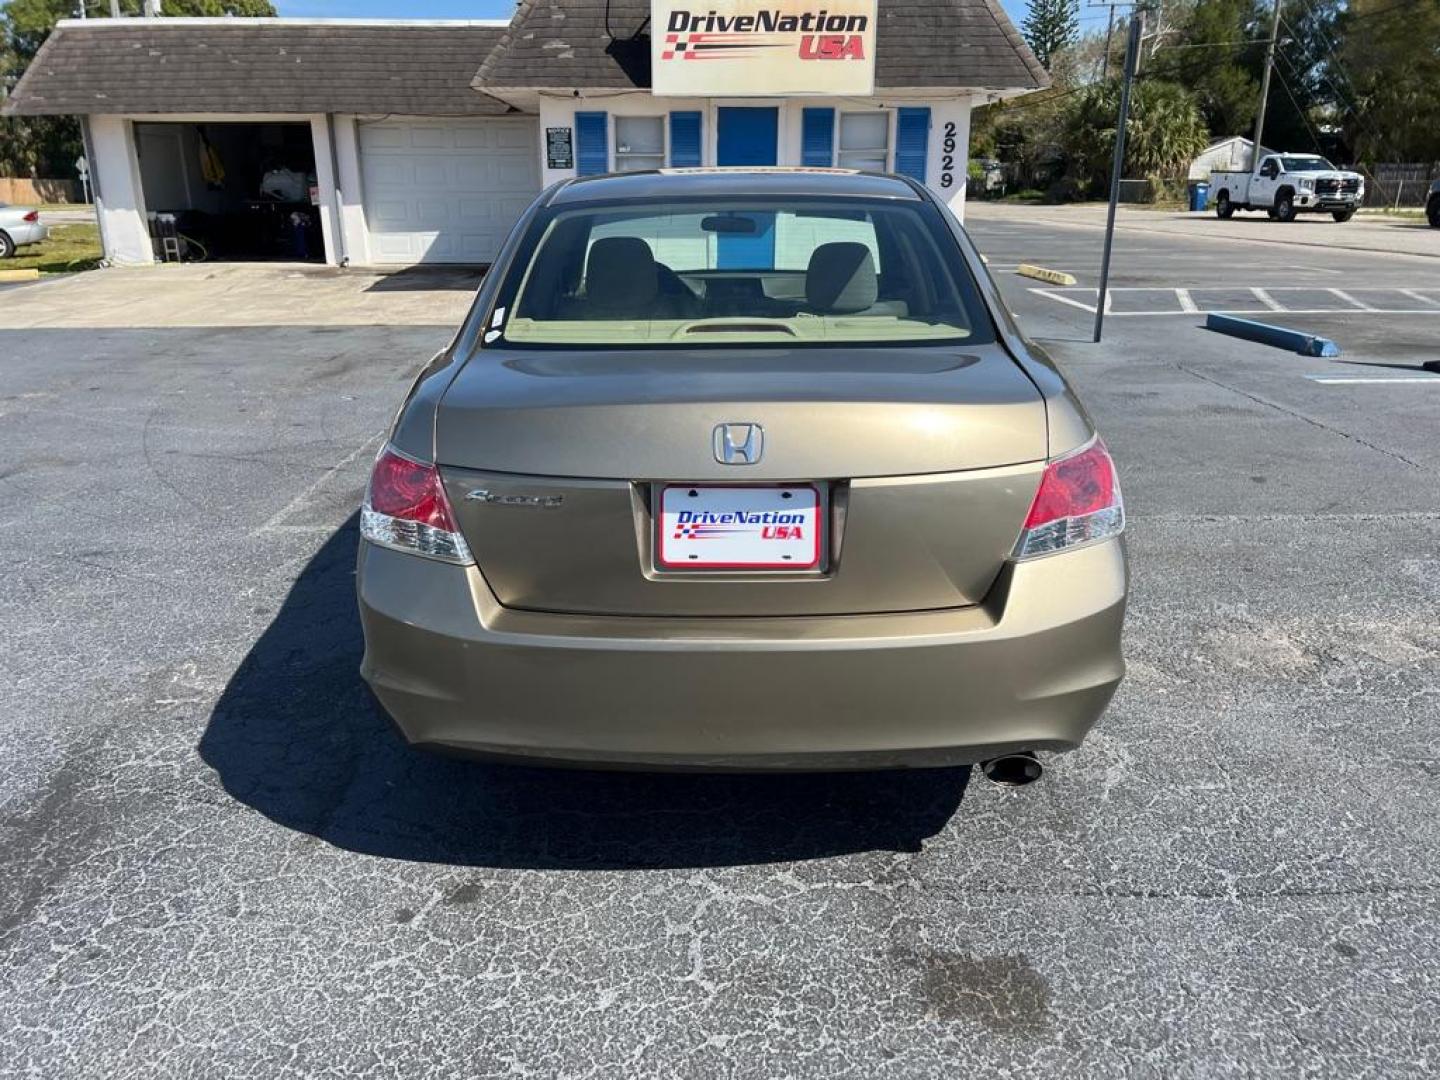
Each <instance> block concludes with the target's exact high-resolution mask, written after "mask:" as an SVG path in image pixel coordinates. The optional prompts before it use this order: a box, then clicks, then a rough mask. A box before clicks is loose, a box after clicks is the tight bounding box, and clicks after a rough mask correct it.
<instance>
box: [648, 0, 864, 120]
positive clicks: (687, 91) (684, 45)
mask: <svg viewBox="0 0 1440 1080" xmlns="http://www.w3.org/2000/svg"><path fill="white" fill-rule="evenodd" d="M876 25H877V20H876V17H875V0H828V2H827V0H768V2H767V0H694V2H692V0H651V7H650V43H651V44H650V48H651V64H650V70H651V81H652V87H651V89H652V91H653V92H654V93H656V94H684V95H690V96H695V97H722V96H725V97H766V96H770V95H774V94H854V95H860V96H864V95H868V94H870V93H871V92H873V91H874V89H875V31H876Z"/></svg>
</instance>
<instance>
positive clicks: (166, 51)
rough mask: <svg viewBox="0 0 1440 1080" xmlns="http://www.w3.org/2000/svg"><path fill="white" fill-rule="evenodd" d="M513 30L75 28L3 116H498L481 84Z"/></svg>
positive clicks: (57, 34)
mask: <svg viewBox="0 0 1440 1080" xmlns="http://www.w3.org/2000/svg"><path fill="white" fill-rule="evenodd" d="M503 32H504V24H503V23H435V22H430V23H395V22H391V23H368V24H367V23H362V22H358V21H346V22H343V23H342V22H321V21H316V22H301V21H297V20H293V19H166V18H162V19H120V20H114V19H88V20H79V19H73V20H72V19H67V20H64V21H62V22H61V23H59V25H58V26H57V27H56V28H55V30H54V32H53V33H52V34H51V35H50V37H49V38H48V39H47V40H46V42H45V44H44V46H43V47H42V48H41V49H40V52H39V54H38V55H37V56H36V57H35V59H34V60H33V61H32V62H31V64H30V66H29V68H28V69H27V70H26V72H25V75H24V76H23V77H22V78H21V79H20V82H19V84H18V85H17V86H16V87H15V90H14V91H13V93H12V94H11V95H10V98H9V100H7V101H6V102H4V109H3V111H4V112H6V113H10V114H30V115H36V114H56V113H207V112H217V113H226V112H245V113H283V112H290V113H317V112H342V113H392V114H396V115H402V116H403V115H414V116H486V115H494V114H497V113H504V112H507V111H509V106H507V105H505V104H504V103H503V102H500V101H496V100H495V99H494V98H492V97H488V96H487V95H485V94H483V93H478V92H477V91H476V90H475V89H473V88H472V87H471V85H470V83H471V80H472V78H473V77H474V75H475V69H476V68H477V67H479V65H480V62H481V60H483V59H484V58H485V56H486V54H488V53H489V52H490V50H491V49H492V48H493V47H494V45H495V44H496V43H497V42H498V41H499V40H500V37H501V35H502V33H503Z"/></svg>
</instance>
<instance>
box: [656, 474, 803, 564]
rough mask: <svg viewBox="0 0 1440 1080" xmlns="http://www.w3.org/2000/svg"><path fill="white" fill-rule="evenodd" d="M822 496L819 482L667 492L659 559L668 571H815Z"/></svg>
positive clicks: (681, 487) (659, 526)
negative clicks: (816, 483) (817, 483)
mask: <svg viewBox="0 0 1440 1080" xmlns="http://www.w3.org/2000/svg"><path fill="white" fill-rule="evenodd" d="M821 528H822V524H821V520H820V492H819V490H818V489H817V488H816V487H815V486H814V485H813V484H792V485H777V486H774V487H760V486H750V485H745V486H734V487H723V486H722V487H717V486H708V487H707V486H703V485H690V484H671V485H668V486H666V487H664V488H662V489H661V491H660V513H659V514H658V515H657V521H656V530H657V531H656V544H655V562H656V565H657V566H658V567H659V568H661V569H664V570H814V569H816V568H817V567H818V566H819V565H820V551H821V545H820V539H821V538H820V529H821Z"/></svg>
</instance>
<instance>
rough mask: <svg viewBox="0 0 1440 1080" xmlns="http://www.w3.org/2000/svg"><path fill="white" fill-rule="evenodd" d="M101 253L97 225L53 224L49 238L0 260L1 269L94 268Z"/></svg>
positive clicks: (59, 270) (51, 271) (57, 270)
mask: <svg viewBox="0 0 1440 1080" xmlns="http://www.w3.org/2000/svg"><path fill="white" fill-rule="evenodd" d="M101 255H102V252H101V250H100V229H99V228H98V227H97V226H95V225H53V226H51V228H50V236H49V238H48V239H47V240H45V241H43V242H41V243H39V244H31V245H28V246H26V247H22V248H20V249H19V250H18V251H16V252H15V257H14V258H13V259H5V260H4V261H3V262H0V270H27V269H30V268H31V267H33V268H35V269H36V270H39V271H40V272H41V273H42V274H65V273H69V272H70V271H72V270H93V269H95V265H96V264H97V263H98V262H99V261H100V258H101Z"/></svg>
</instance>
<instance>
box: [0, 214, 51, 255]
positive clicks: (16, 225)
mask: <svg viewBox="0 0 1440 1080" xmlns="http://www.w3.org/2000/svg"><path fill="white" fill-rule="evenodd" d="M49 235H50V230H49V229H47V228H46V227H45V226H44V225H42V224H40V211H39V210H36V209H35V208H34V207H33V206H10V205H8V204H6V203H0V259H8V258H10V256H12V255H14V254H15V249H16V248H21V247H24V246H25V245H26V244H38V243H40V241H41V240H44V239H45V238H46V237H47V236H49Z"/></svg>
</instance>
